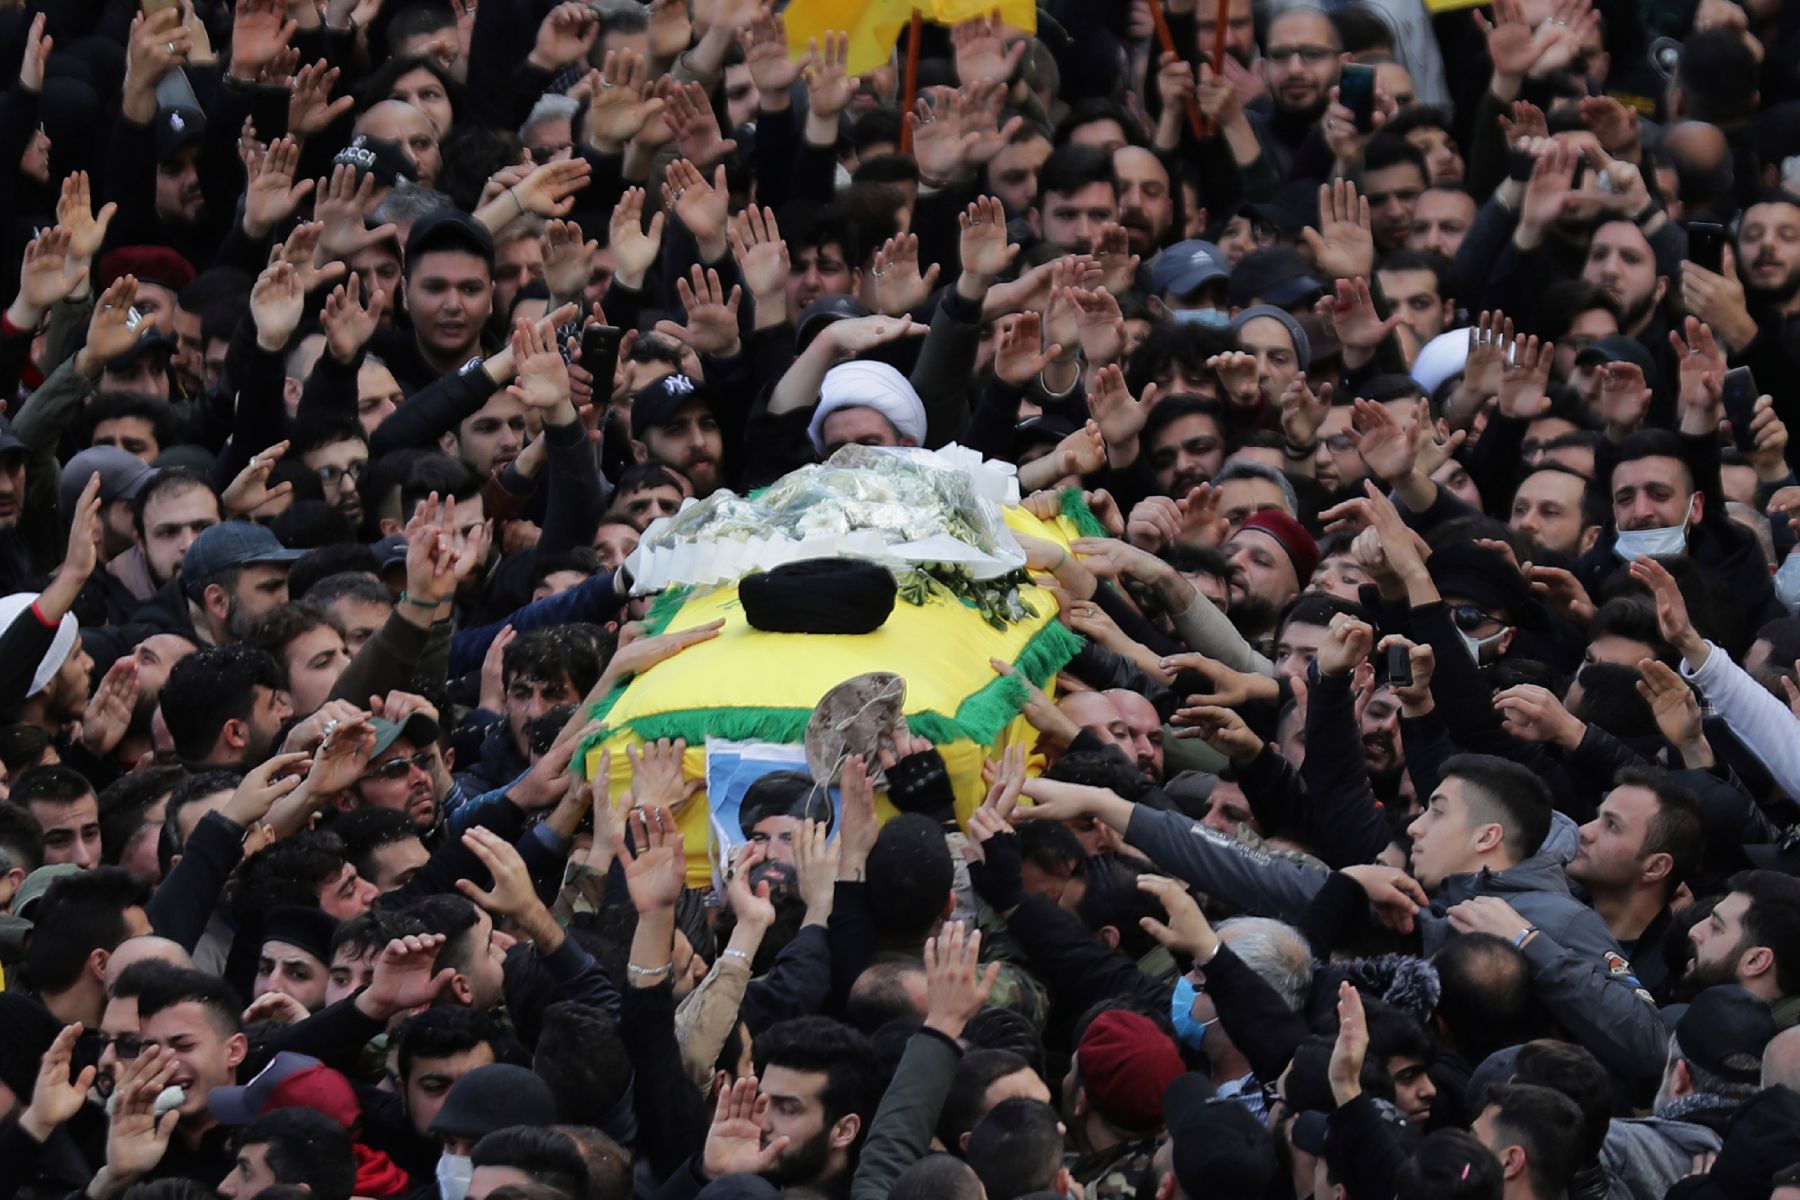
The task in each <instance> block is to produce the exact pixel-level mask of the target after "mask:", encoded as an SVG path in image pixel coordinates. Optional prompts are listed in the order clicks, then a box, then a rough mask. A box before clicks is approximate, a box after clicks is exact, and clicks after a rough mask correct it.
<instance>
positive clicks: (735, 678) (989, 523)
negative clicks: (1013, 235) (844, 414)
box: [581, 446, 1099, 884]
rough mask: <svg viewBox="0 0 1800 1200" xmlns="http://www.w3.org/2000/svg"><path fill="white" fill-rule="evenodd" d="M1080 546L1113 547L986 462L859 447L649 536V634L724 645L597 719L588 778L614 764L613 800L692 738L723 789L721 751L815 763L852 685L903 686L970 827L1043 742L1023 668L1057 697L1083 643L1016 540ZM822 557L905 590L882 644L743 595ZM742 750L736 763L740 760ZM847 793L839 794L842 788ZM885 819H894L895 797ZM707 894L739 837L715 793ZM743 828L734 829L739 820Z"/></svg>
mask: <svg viewBox="0 0 1800 1200" xmlns="http://www.w3.org/2000/svg"><path fill="white" fill-rule="evenodd" d="M1015 530H1016V531H1017V532H1018V533H1020V534H1024V535H1028V536H1032V537H1037V538H1042V539H1044V540H1046V541H1051V542H1054V543H1056V544H1058V545H1063V546H1066V545H1067V544H1068V542H1069V540H1070V539H1072V538H1074V537H1079V536H1083V535H1084V534H1092V533H1097V532H1099V528H1098V523H1097V522H1095V520H1094V518H1093V515H1092V514H1091V513H1089V512H1088V511H1087V509H1086V507H1085V506H1084V505H1083V504H1082V503H1081V499H1080V495H1079V493H1076V492H1070V493H1068V494H1067V495H1066V496H1065V497H1064V503H1063V515H1061V516H1059V517H1058V518H1057V519H1055V520H1053V521H1049V522H1045V521H1040V520H1039V519H1038V518H1036V517H1034V516H1033V515H1031V514H1030V513H1028V512H1026V511H1025V510H1024V509H1022V508H1020V507H1018V489H1017V483H1016V481H1015V480H1014V479H1013V478H1012V476H1011V475H1010V474H1008V473H1007V472H1005V471H1003V470H1001V469H999V468H998V467H996V466H995V465H993V464H984V463H982V461H981V459H980V456H979V455H977V454H974V453H973V452H971V451H967V450H963V449H961V448H959V447H955V446H951V447H947V448H945V449H944V450H941V451H927V450H918V449H882V448H875V447H866V446H846V447H844V448H843V449H841V450H840V451H838V453H837V454H835V455H833V456H832V458H831V460H830V461H829V462H826V463H822V464H818V465H815V466H809V467H804V468H802V469H801V470H799V471H796V472H793V473H792V474H790V475H788V476H785V477H784V478H783V479H781V480H780V481H778V482H777V483H776V484H774V485H773V486H772V487H770V488H768V489H766V490H765V491H763V492H761V493H758V494H757V495H755V496H752V497H748V498H746V497H739V496H736V495H734V494H732V493H730V492H720V493H717V494H715V495H714V496H712V497H709V498H708V499H707V500H705V501H702V502H700V503H697V504H690V505H688V506H687V507H686V508H685V509H683V511H682V512H681V513H679V514H677V515H676V516H675V517H672V518H665V519H664V520H662V521H658V522H657V523H656V524H654V525H652V526H651V527H650V529H649V530H647V531H646V532H645V535H644V540H643V544H642V545H641V546H640V547H639V549H638V551H637V552H636V553H635V554H634V555H633V557H632V559H631V561H630V562H629V564H628V566H629V569H630V571H631V575H632V578H633V580H634V585H633V586H634V590H636V591H638V592H639V593H640V594H643V593H648V592H658V593H660V594H659V595H658V596H657V599H656V601H655V603H654V604H653V605H652V607H651V610H650V614H649V617H648V621H647V623H648V625H649V632H651V633H653V634H654V633H666V632H675V631H679V630H683V629H690V628H693V627H695V626H700V625H705V624H708V623H709V622H712V621H715V620H720V619H723V621H724V627H723V629H722V630H721V632H720V634H719V636H718V637H716V638H714V639H712V640H710V641H706V642H702V643H700V644H698V645H695V646H693V647H690V648H689V649H687V650H684V651H683V652H682V653H680V654H678V655H676V656H675V657H673V658H671V659H668V660H667V661H665V662H663V663H661V664H660V665H658V666H657V667H655V668H654V669H652V670H650V671H647V672H645V673H644V674H643V675H641V676H638V677H636V678H634V679H631V680H628V681H626V682H625V683H624V684H622V685H620V686H619V687H618V688H616V689H615V690H614V691H613V692H612V693H611V694H610V695H608V696H606V697H604V698H602V699H601V700H600V702H599V703H597V704H596V705H595V706H594V708H593V711H592V714H591V715H592V716H593V717H594V718H595V719H597V720H599V721H601V722H603V723H604V725H605V728H604V729H603V730H602V731H601V732H600V733H598V734H596V735H595V736H594V737H592V738H591V739H590V741H589V743H588V744H587V745H586V746H584V747H583V755H582V757H581V761H582V762H583V763H584V764H585V769H586V771H587V773H588V775H589V776H590V777H592V774H593V772H594V771H595V770H597V769H598V767H599V764H600V761H601V755H602V751H611V752H612V757H611V763H612V773H613V780H612V790H613V793H614V794H615V795H616V794H617V792H618V791H619V790H620V789H623V788H625V787H626V786H628V785H629V783H630V764H629V762H628V761H627V757H626V754H625V747H626V746H627V745H629V744H632V743H641V742H645V741H654V740H656V739H658V738H683V739H685V740H686V742H687V745H688V749H687V753H686V756H685V758H684V760H683V764H682V767H683V773H684V774H685V775H686V776H687V777H688V778H690V779H695V780H700V781H702V782H704V781H706V780H707V778H708V762H707V755H708V745H707V744H708V740H709V739H711V740H712V743H713V746H714V748H715V749H719V748H721V747H723V746H724V745H725V744H726V743H759V744H764V745H766V744H770V743H773V744H774V745H775V746H777V747H782V748H789V747H791V748H792V751H793V754H794V758H795V760H797V761H793V762H789V763H787V764H784V765H789V766H793V765H798V766H799V767H800V768H801V769H804V758H803V756H802V755H801V754H800V748H801V745H802V742H803V740H804V738H805V735H806V729H807V722H808V721H809V719H811V717H812V715H813V708H814V706H815V705H817V704H818V703H819V701H820V699H821V698H822V697H823V696H824V695H825V694H826V693H827V692H829V691H831V689H833V688H834V687H837V686H838V685H839V684H841V683H843V682H844V681H845V680H847V679H850V678H852V677H854V676H858V675H864V674H868V673H871V672H888V673H892V674H894V675H898V676H900V677H901V678H902V679H904V680H905V689H906V691H905V699H904V702H903V704H902V706H901V712H902V715H903V716H904V717H905V720H906V723H907V726H908V727H909V728H910V729H911V731H912V732H913V733H914V734H916V735H918V736H920V737H925V738H928V739H930V740H931V741H932V742H933V743H935V744H936V745H937V747H938V749H939V750H940V751H941V752H942V753H943V756H944V759H945V762H946V765H947V766H948V768H949V772H950V777H951V781H952V783H953V785H954V787H955V790H956V797H957V813H958V816H959V817H961V818H966V817H967V816H968V814H969V812H971V811H972V810H973V809H974V808H975V807H976V806H977V805H979V804H980V802H981V799H982V797H983V794H984V792H983V787H982V781H981V766H982V761H983V759H984V758H985V757H986V756H988V755H995V756H997V755H998V754H999V753H1000V752H1001V751H1002V750H1004V749H1005V747H1006V746H1008V745H1009V744H1011V743H1012V742H1014V741H1015V740H1020V739H1029V738H1030V737H1031V730H1030V726H1029V725H1027V724H1026V723H1025V722H1024V720H1023V719H1022V718H1021V717H1020V716H1019V713H1020V710H1021V709H1022V708H1023V706H1024V703H1025V698H1026V692H1025V687H1024V684H1023V683H1022V682H1021V681H1020V679H1018V678H1008V677H1006V676H1003V675H1000V674H998V673H997V672H996V671H995V670H994V668H993V666H992V665H991V660H994V659H998V660H1000V661H1002V662H1006V663H1010V664H1011V665H1012V666H1013V668H1014V669H1015V670H1016V671H1017V672H1018V674H1019V676H1021V677H1023V678H1024V679H1029V680H1031V681H1032V682H1033V683H1035V684H1037V685H1038V686H1040V687H1041V686H1045V685H1046V684H1048V683H1049V682H1050V680H1051V679H1052V677H1053V676H1054V675H1055V674H1056V672H1057V671H1058V670H1060V669H1061V668H1062V666H1063V665H1064V664H1065V663H1067V662H1068V660H1069V659H1070V658H1071V657H1072V656H1073V655H1074V653H1075V652H1076V650H1078V649H1079V648H1080V645H1081V642H1080V639H1079V638H1077V637H1076V636H1075V635H1074V634H1072V633H1070V632H1069V631H1068V630H1067V629H1065V628H1064V627H1063V626H1062V625H1061V624H1059V623H1058V622H1057V620H1056V601H1055V599H1054V597H1053V596H1052V595H1051V594H1050V593H1049V592H1047V591H1045V590H1043V589H1042V588H1038V587H1035V586H1033V585H1032V584H1031V583H1030V581H1029V579H1028V578H1027V577H1026V576H1025V575H1024V573H1023V571H1022V567H1023V565H1024V561H1025V560H1024V554H1023V552H1022V551H1021V550H1020V548H1019V545H1018V543H1017V541H1016V539H1015V538H1014V537H1013V531H1015ZM821 557H845V558H856V559H866V560H870V561H875V562H878V563H880V564H881V565H883V566H886V567H888V568H889V569H891V570H892V571H893V572H894V573H895V575H896V578H897V583H898V593H899V595H898V598H897V600H896V602H895V604H894V609H893V612H892V614H891V615H890V616H889V617H888V619H887V621H886V622H885V623H884V624H883V625H882V626H881V627H880V628H879V629H876V630H875V631H874V632H872V633H864V634H797V633H773V632H767V631H765V630H760V629H756V628H753V627H752V626H751V625H750V623H749V622H748V620H747V619H746V618H745V614H744V608H743V604H742V602H741V601H740V599H739V595H738V586H737V585H738V580H739V579H741V578H743V577H744V576H745V575H747V574H750V573H752V572H754V571H761V570H768V569H771V568H773V567H776V566H779V565H782V564H784V563H787V562H792V561H799V560H803V559H814V558H821ZM733 750H734V752H735V748H733ZM832 782H833V783H835V779H833V781H832ZM878 804H879V805H880V806H881V808H882V811H881V816H882V817H883V818H884V819H885V818H886V817H887V816H889V815H891V813H892V809H890V808H888V807H886V801H885V799H882V800H879V801H878ZM678 820H679V823H680V825H681V829H682V833H683V835H684V838H685V841H686V846H687V851H688V874H689V879H690V881H691V882H693V883H695V884H701V883H703V882H704V881H705V880H706V879H707V878H708V877H709V876H710V875H711V872H712V866H711V863H712V862H713V861H716V858H714V854H715V853H716V851H717V849H718V846H717V843H718V842H719V841H720V840H721V839H722V840H724V841H727V842H731V843H735V842H737V841H740V840H741V834H740V831H739V830H737V829H736V828H734V827H733V828H726V827H725V826H724V823H723V822H720V821H716V820H715V813H714V805H713V803H712V800H711V798H710V797H709V796H708V794H707V793H706V792H705V791H702V792H701V793H700V794H699V795H697V796H696V797H695V798H694V799H693V800H692V801H690V802H688V803H687V805H686V806H685V807H684V808H683V810H682V811H681V813H680V814H679V816H678ZM732 824H733V825H735V817H734V818H733V820H732Z"/></svg>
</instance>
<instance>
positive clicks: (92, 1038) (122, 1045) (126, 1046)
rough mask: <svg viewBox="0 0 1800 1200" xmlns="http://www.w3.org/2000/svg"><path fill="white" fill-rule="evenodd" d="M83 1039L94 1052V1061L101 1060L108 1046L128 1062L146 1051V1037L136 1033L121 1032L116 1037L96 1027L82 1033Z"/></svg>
mask: <svg viewBox="0 0 1800 1200" xmlns="http://www.w3.org/2000/svg"><path fill="white" fill-rule="evenodd" d="M81 1040H82V1041H83V1042H85V1043H87V1046H88V1048H89V1049H90V1051H91V1052H92V1054H93V1061H94V1062H99V1061H100V1056H101V1055H102V1054H104V1053H105V1052H106V1048H107V1047H108V1046H111V1047H112V1048H113V1053H114V1054H116V1055H117V1056H118V1057H119V1058H121V1059H123V1060H125V1061H127V1062H129V1061H130V1060H132V1059H134V1058H136V1057H137V1056H138V1055H140V1054H142V1053H143V1052H144V1039H143V1038H141V1037H139V1036H138V1035H137V1034H135V1033H121V1034H118V1035H117V1036H114V1037H108V1036H107V1035H106V1034H104V1033H102V1032H101V1031H100V1030H98V1029H95V1030H91V1031H89V1032H87V1033H84V1034H82V1035H81Z"/></svg>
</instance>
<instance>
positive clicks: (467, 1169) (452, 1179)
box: [437, 1154, 475, 1200]
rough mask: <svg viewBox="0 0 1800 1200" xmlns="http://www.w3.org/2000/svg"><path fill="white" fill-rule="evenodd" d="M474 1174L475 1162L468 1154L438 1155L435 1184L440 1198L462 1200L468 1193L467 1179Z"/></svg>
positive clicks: (442, 1199) (441, 1199) (443, 1199)
mask: <svg viewBox="0 0 1800 1200" xmlns="http://www.w3.org/2000/svg"><path fill="white" fill-rule="evenodd" d="M474 1176H475V1163H474V1161H473V1160H472V1159H470V1157H469V1156H468V1155H466V1154H441V1155H439V1156H438V1160H437V1185H438V1196H439V1198H440V1200H463V1198H464V1197H465V1196H467V1195H468V1194H469V1180H470V1179H472V1178H474Z"/></svg>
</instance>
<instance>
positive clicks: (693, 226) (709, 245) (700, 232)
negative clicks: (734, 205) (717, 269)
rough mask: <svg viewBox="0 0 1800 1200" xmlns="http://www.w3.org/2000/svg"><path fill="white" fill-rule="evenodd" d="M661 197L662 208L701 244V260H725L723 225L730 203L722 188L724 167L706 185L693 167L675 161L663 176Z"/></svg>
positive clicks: (714, 173) (721, 165)
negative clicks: (672, 214) (672, 215)
mask: <svg viewBox="0 0 1800 1200" xmlns="http://www.w3.org/2000/svg"><path fill="white" fill-rule="evenodd" d="M662 194H663V204H664V206H665V207H667V208H668V210H669V211H670V212H672V213H674V214H675V219H676V220H678V221H680V222H681V223H682V224H683V225H685V226H687V230H688V232H689V233H691V234H693V235H694V240H695V241H696V242H698V243H699V244H700V260H701V261H702V262H717V261H718V260H719V259H720V258H722V257H724V255H725V248H726V241H725V222H726V218H727V217H728V216H729V215H730V208H729V202H730V199H731V193H730V191H729V190H728V189H727V187H726V185H725V167H724V164H722V163H721V164H720V165H719V166H718V168H716V169H715V170H714V171H713V181H712V182H711V183H708V182H707V181H706V177H705V176H704V175H702V174H701V173H700V170H699V168H697V167H696V166H694V164H693V163H691V162H687V161H686V160H684V159H676V160H675V161H674V162H672V163H670V164H669V167H668V170H667V171H666V172H664V174H663V192H662Z"/></svg>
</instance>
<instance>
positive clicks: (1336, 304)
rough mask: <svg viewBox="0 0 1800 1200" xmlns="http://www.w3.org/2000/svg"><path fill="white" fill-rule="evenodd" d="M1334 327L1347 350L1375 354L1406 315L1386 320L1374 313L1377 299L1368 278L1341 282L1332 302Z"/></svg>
mask: <svg viewBox="0 0 1800 1200" xmlns="http://www.w3.org/2000/svg"><path fill="white" fill-rule="evenodd" d="M1331 319H1332V325H1333V326H1334V327H1335V328H1336V329H1337V335H1338V340H1339V341H1340V342H1342V343H1343V344H1344V348H1345V349H1346V350H1361V351H1365V352H1371V353H1372V352H1373V351H1374V350H1375V348H1376V347H1378V346H1380V345H1381V343H1382V342H1383V341H1384V340H1385V339H1386V338H1387V336H1388V335H1389V334H1390V333H1392V332H1393V331H1394V330H1395V329H1397V328H1399V326H1400V323H1401V321H1402V320H1403V319H1404V314H1402V313H1394V314H1393V315H1392V316H1390V317H1388V318H1387V319H1386V320H1382V318H1381V315H1380V314H1379V313H1377V312H1376V311H1375V296H1374V293H1372V292H1371V291H1370V290H1369V281H1368V280H1367V279H1339V280H1338V281H1337V288H1336V297H1335V299H1334V300H1333V301H1332V312H1331Z"/></svg>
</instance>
